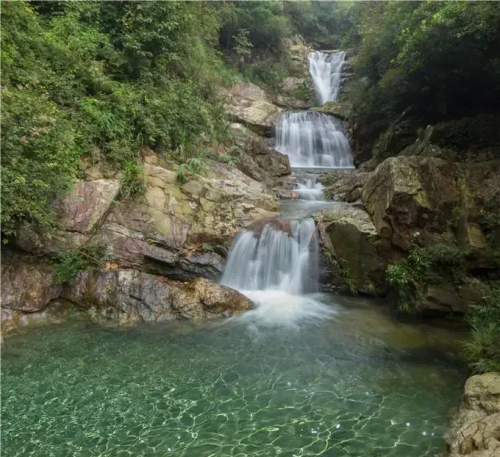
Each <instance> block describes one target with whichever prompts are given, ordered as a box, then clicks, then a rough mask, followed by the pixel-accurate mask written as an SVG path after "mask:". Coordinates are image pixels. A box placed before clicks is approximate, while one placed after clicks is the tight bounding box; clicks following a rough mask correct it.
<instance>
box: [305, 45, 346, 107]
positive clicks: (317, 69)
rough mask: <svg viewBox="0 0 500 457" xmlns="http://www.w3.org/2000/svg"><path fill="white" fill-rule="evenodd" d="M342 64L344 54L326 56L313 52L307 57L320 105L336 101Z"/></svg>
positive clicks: (325, 54) (337, 53)
mask: <svg viewBox="0 0 500 457" xmlns="http://www.w3.org/2000/svg"><path fill="white" fill-rule="evenodd" d="M344 63H345V52H336V53H333V54H327V53H323V52H320V51H315V52H312V53H311V54H310V55H309V72H310V73H311V77H312V80H313V85H314V89H315V91H316V97H317V98H318V102H319V104H320V105H324V104H325V103H326V102H335V101H337V99H338V96H339V89H340V76H341V74H342V67H343V66H344Z"/></svg>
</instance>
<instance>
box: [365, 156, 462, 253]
mask: <svg viewBox="0 0 500 457" xmlns="http://www.w3.org/2000/svg"><path fill="white" fill-rule="evenodd" d="M363 202H364V204H365V205H366V208H367V210H368V212H369V213H370V215H371V216H372V218H373V222H374V224H375V227H376V229H377V233H378V234H379V235H380V236H381V237H382V238H385V239H388V240H390V241H391V243H392V244H393V245H395V246H398V247H400V248H402V249H403V250H409V248H410V244H411V241H412V239H415V238H418V240H419V241H420V242H421V243H422V244H423V245H429V244H434V243H437V242H439V241H451V240H452V239H453V234H452V233H451V227H450V221H451V220H452V213H453V210H454V208H456V207H458V206H459V205H460V190H459V185H458V183H457V180H456V166H455V165H454V164H453V163H449V162H445V161H443V160H440V159H433V158H419V157H405V158H402V157H397V158H396V157H391V158H389V159H387V160H385V161H384V162H383V163H382V164H381V165H380V166H379V167H377V169H376V171H375V173H374V174H373V176H372V177H371V179H370V180H369V181H368V182H367V184H366V186H365V187H364V189H363Z"/></svg>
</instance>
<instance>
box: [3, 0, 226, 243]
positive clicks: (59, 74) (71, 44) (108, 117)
mask: <svg viewBox="0 0 500 457" xmlns="http://www.w3.org/2000/svg"><path fill="white" fill-rule="evenodd" d="M217 31H218V28H217V20H216V15H215V12H214V10H213V8H212V7H211V6H210V5H207V4H204V3H199V2H193V3H185V2H52V3H27V2H3V3H2V32H3V36H2V70H3V73H2V104H3V116H2V146H3V147H2V184H3V186H2V197H3V199H2V200H3V201H2V203H3V204H2V224H3V225H2V232H3V233H4V234H6V235H9V234H12V233H14V232H15V229H16V227H17V226H18V225H19V223H22V222H29V223H33V224H35V225H38V226H40V227H45V228H47V227H48V226H49V225H50V224H51V223H52V218H51V212H50V204H51V202H52V201H53V199H54V197H56V196H57V195H59V194H61V193H63V192H65V191H66V190H67V189H68V188H69V186H70V185H71V181H72V179H73V178H74V177H75V174H76V173H77V170H78V163H79V159H80V157H82V156H85V155H87V156H91V157H95V156H100V157H101V158H103V159H104V160H107V161H110V162H112V163H115V164H116V166H117V167H121V168H122V169H123V170H124V171H125V173H124V176H125V179H126V181H127V182H126V184H127V188H128V189H136V190H137V189H139V190H140V188H141V186H140V184H134V178H137V177H139V176H140V168H139V167H138V166H137V165H136V161H137V155H138V151H139V146H140V145H148V146H150V147H153V148H155V149H156V150H157V151H160V152H168V153H170V154H172V155H174V156H175V155H176V154H178V153H179V151H182V152H183V153H185V152H186V151H187V152H188V153H189V152H190V151H192V150H196V149H197V148H198V147H199V145H200V144H201V143H204V142H208V141H210V140H211V139H212V138H214V137H217V136H218V135H219V134H220V131H221V129H222V127H223V122H222V121H223V120H222V112H223V110H221V109H220V106H219V100H218V98H217V97H216V85H217V84H218V83H219V82H220V75H224V74H225V73H224V71H222V63H221V60H220V59H219V58H218V54H217V49H216V46H215V44H216V41H217Z"/></svg>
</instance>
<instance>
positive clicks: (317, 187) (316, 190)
mask: <svg viewBox="0 0 500 457" xmlns="http://www.w3.org/2000/svg"><path fill="white" fill-rule="evenodd" d="M295 191H296V192H297V193H298V194H299V197H300V199H301V200H322V198H323V185H322V184H321V183H320V182H317V179H316V176H305V177H302V178H298V182H297V189H295Z"/></svg>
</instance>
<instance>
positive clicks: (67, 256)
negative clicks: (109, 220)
mask: <svg viewBox="0 0 500 457" xmlns="http://www.w3.org/2000/svg"><path fill="white" fill-rule="evenodd" d="M107 260H109V255H108V252H107V249H106V246H105V245H103V244H96V245H92V246H91V245H86V246H81V247H80V248H78V249H71V250H68V251H64V252H61V253H59V254H58V255H57V257H55V258H54V259H53V262H54V263H55V265H56V271H55V277H54V279H55V282H56V284H62V283H65V282H69V281H71V280H72V279H75V278H76V277H77V275H78V273H79V272H80V271H83V270H97V269H99V268H102V267H103V266H104V264H105V262H106V261H107Z"/></svg>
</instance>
